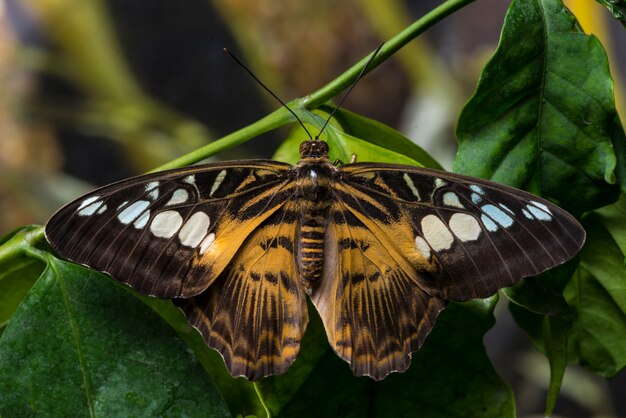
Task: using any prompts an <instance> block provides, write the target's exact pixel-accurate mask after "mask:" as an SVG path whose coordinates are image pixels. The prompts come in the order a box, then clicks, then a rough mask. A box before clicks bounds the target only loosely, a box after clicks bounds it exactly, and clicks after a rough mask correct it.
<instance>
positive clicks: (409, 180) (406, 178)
mask: <svg viewBox="0 0 626 418" xmlns="http://www.w3.org/2000/svg"><path fill="white" fill-rule="evenodd" d="M402 178H403V179H404V181H405V182H406V185H407V186H409V189H411V192H412V193H413V195H414V196H415V197H416V198H417V200H418V201H421V200H422V198H421V197H420V193H419V192H418V191H417V187H415V183H413V179H412V178H411V176H409V175H408V174H407V173H404V175H403V176H402Z"/></svg>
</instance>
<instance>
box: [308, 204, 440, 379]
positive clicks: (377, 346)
mask: <svg viewBox="0 0 626 418" xmlns="http://www.w3.org/2000/svg"><path fill="white" fill-rule="evenodd" d="M324 252H325V265H324V277H323V278H322V281H321V283H320V286H319V287H318V288H317V289H316V290H315V291H314V293H313V294H312V295H311V299H312V301H313V303H314V305H315V307H316V308H317V310H318V312H319V314H320V317H321V318H322V321H323V323H324V327H325V329H326V334H327V336H328V340H329V342H330V344H331V346H332V347H333V348H334V350H335V351H336V352H337V354H338V355H339V356H340V357H341V358H343V359H344V360H346V361H347V362H348V363H350V366H351V368H352V371H353V372H354V373H355V374H356V375H358V376H363V375H367V376H371V377H373V378H375V379H377V380H379V379H382V378H384V377H385V376H386V375H388V374H389V373H390V372H392V371H403V370H406V368H407V367H408V366H409V364H410V361H411V359H410V353H411V352H413V351H415V350H417V349H418V348H419V347H420V346H421V345H422V343H423V342H424V339H425V338H426V336H427V335H428V333H429V332H430V330H431V328H432V327H433V325H434V323H435V319H436V317H437V314H438V313H439V312H440V311H441V310H442V309H443V308H444V306H445V302H444V301H443V300H442V299H440V298H438V297H436V296H430V295H428V294H427V293H426V292H425V291H424V290H423V289H421V287H420V285H419V283H418V281H417V280H416V279H415V277H411V276H410V274H412V273H413V270H411V271H409V272H407V271H405V269H404V268H403V266H402V265H401V263H398V262H396V261H395V259H394V257H393V256H391V254H390V251H389V249H388V248H387V247H386V246H385V245H383V244H382V243H381V241H380V240H378V239H377V237H376V236H375V234H374V233H373V232H372V231H371V230H370V229H368V228H367V226H366V225H365V224H363V223H362V222H361V221H360V220H359V219H358V218H356V217H355V216H354V215H353V214H352V213H351V212H350V211H349V210H348V209H347V208H346V207H345V206H344V205H343V204H342V203H341V202H336V203H335V204H333V206H332V207H331V209H330V216H329V223H328V225H327V230H326V245H325V249H324Z"/></svg>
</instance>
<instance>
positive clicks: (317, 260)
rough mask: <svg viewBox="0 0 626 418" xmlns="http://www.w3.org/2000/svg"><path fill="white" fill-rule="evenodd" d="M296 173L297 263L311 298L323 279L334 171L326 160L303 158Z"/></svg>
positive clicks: (321, 158) (302, 281)
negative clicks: (325, 239) (298, 224)
mask: <svg viewBox="0 0 626 418" xmlns="http://www.w3.org/2000/svg"><path fill="white" fill-rule="evenodd" d="M295 170H296V171H297V183H298V189H299V193H298V197H299V204H300V227H299V230H298V235H297V248H298V251H297V254H296V263H297V265H298V272H299V274H300V280H301V283H302V286H303V288H304V290H305V292H307V293H308V294H311V292H312V291H313V289H314V288H315V286H316V285H317V283H318V282H319V280H320V278H321V277H322V268H323V265H324V236H325V233H326V224H327V222H328V220H327V218H328V208H329V207H330V198H329V190H330V187H331V186H330V180H331V177H332V173H333V171H335V167H334V166H333V165H332V164H330V162H329V161H328V159H327V158H326V157H325V156H321V157H320V156H318V155H316V156H315V157H308V156H306V155H303V158H302V160H301V161H300V163H299V164H298V166H296V167H295Z"/></svg>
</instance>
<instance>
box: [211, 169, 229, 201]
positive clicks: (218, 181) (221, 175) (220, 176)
mask: <svg viewBox="0 0 626 418" xmlns="http://www.w3.org/2000/svg"><path fill="white" fill-rule="evenodd" d="M225 177H226V170H222V171H220V172H219V174H218V175H217V177H215V181H214V182H213V186H212V187H211V191H210V192H209V196H213V193H215V192H216V191H217V188H218V187H220V184H222V182H223V181H224V178H225Z"/></svg>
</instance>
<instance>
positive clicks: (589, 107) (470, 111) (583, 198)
mask: <svg viewBox="0 0 626 418" xmlns="http://www.w3.org/2000/svg"><path fill="white" fill-rule="evenodd" d="M615 117H616V111H615V106H614V99H613V82H612V79H611V76H610V73H609V68H608V63H607V58H606V53H605V51H604V49H603V48H602V45H601V44H600V42H599V41H598V40H597V38H595V37H594V36H588V35H585V34H584V33H583V32H581V31H580V29H579V27H578V25H577V22H576V20H575V18H574V17H573V16H572V15H571V14H570V13H569V11H568V10H567V9H566V8H565V7H564V6H563V4H562V2H561V1H560V0H514V1H513V2H512V3H511V6H510V8H509V11H508V13H507V16H506V20H505V23H504V27H503V30H502V37H501V39H500V44H499V46H498V49H497V51H496V53H495V54H494V56H493V57H492V58H491V60H490V61H489V63H488V64H487V65H486V67H485V69H484V70H483V72H482V74H481V78H480V82H479V84H478V87H477V88H476V92H475V93H474V95H473V96H472V98H471V99H470V100H469V102H468V103H467V104H466V105H465V108H464V109H463V112H462V114H461V116H460V119H459V123H458V126H457V136H458V140H459V152H458V154H457V159H456V162H455V171H457V172H460V173H464V174H470V175H475V176H478V177H482V178H488V179H492V180H495V181H498V182H501V183H507V184H510V185H513V186H516V187H521V188H525V189H528V190H530V191H532V192H534V193H536V194H541V195H544V196H546V197H550V198H552V199H554V200H556V201H557V202H558V203H559V204H560V205H561V206H563V207H564V208H566V209H568V210H570V211H573V212H575V213H581V212H583V211H586V210H590V209H593V208H598V207H601V206H604V205H606V204H608V203H611V202H613V201H614V200H615V199H616V198H617V186H615V185H612V184H609V183H614V181H615V179H614V168H615V164H616V160H615V155H614V153H613V149H612V147H611V141H610V136H611V129H612V128H613V123H614V122H613V120H614V118H615ZM565 185H567V187H564V186H565Z"/></svg>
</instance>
